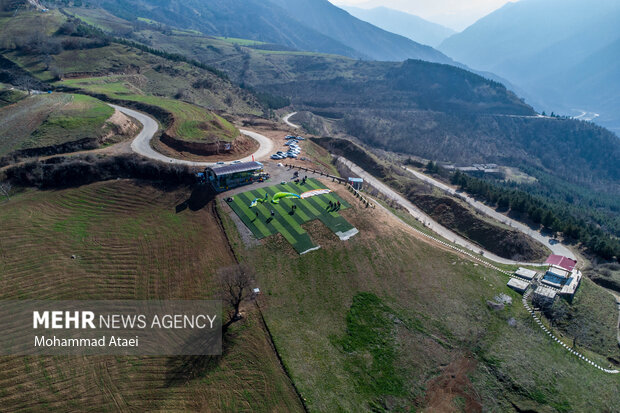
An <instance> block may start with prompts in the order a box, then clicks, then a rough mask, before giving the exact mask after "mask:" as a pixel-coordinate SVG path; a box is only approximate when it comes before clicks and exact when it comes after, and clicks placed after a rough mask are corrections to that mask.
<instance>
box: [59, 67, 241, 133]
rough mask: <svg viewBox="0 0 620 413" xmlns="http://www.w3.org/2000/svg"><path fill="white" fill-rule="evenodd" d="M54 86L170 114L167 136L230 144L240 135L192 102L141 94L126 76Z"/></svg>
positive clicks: (225, 121) (65, 81) (78, 80)
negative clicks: (69, 88) (157, 109)
mask: <svg viewBox="0 0 620 413" xmlns="http://www.w3.org/2000/svg"><path fill="white" fill-rule="evenodd" d="M56 84H57V85H60V86H69V87H72V88H77V89H80V90H84V91H87V92H91V93H95V94H102V95H105V96H107V97H110V98H113V99H118V100H125V101H132V102H140V103H145V104H147V105H151V106H156V107H158V108H161V109H163V110H165V111H166V112H168V113H170V114H171V115H172V120H171V121H170V124H169V125H166V126H167V128H166V131H167V133H169V134H170V135H172V136H174V137H178V138H181V139H183V140H187V141H190V142H197V141H207V142H209V141H215V140H220V141H229V142H230V141H233V140H234V139H235V138H236V137H237V136H238V135H239V131H238V130H237V129H236V128H235V127H234V126H233V125H232V124H231V123H230V122H228V121H227V120H225V119H224V118H222V117H221V116H218V115H216V114H215V113H213V112H211V111H209V110H207V109H205V108H203V107H200V106H197V105H192V104H191V103H187V102H183V101H179V100H174V99H170V98H164V97H160V96H152V95H146V94H143V92H142V91H141V90H139V89H137V88H136V87H135V86H134V84H133V83H131V79H128V78H127V77H125V76H103V77H92V78H81V79H69V80H64V81H60V82H57V83H56Z"/></svg>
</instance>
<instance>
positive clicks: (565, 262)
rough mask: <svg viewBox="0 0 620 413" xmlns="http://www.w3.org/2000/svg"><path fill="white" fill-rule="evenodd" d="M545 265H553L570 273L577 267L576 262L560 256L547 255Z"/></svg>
mask: <svg viewBox="0 0 620 413" xmlns="http://www.w3.org/2000/svg"><path fill="white" fill-rule="evenodd" d="M545 264H549V265H555V266H556V267H560V268H563V269H565V270H566V271H572V270H573V269H574V268H575V265H577V261H575V260H571V259H570V258H566V257H564V256H562V255H549V258H547V261H545Z"/></svg>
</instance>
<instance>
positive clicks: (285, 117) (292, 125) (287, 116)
mask: <svg viewBox="0 0 620 413" xmlns="http://www.w3.org/2000/svg"><path fill="white" fill-rule="evenodd" d="M295 115H297V112H291V113H289V114H288V115H286V116H284V117H283V118H282V121H283V122H284V123H286V124H287V125H288V126H290V127H291V128H293V129H299V125H295V124H294V123H292V122H291V121H290V120H289V119H290V118H291V116H295Z"/></svg>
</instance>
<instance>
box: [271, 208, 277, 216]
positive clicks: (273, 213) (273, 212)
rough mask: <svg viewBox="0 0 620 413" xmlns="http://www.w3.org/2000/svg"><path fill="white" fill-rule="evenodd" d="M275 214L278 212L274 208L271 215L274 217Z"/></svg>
mask: <svg viewBox="0 0 620 413" xmlns="http://www.w3.org/2000/svg"><path fill="white" fill-rule="evenodd" d="M275 215H276V212H275V211H274V210H273V209H272V210H271V216H272V217H273V216H275Z"/></svg>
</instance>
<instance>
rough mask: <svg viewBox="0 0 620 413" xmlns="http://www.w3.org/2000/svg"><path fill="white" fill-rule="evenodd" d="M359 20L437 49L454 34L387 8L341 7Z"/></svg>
mask: <svg viewBox="0 0 620 413" xmlns="http://www.w3.org/2000/svg"><path fill="white" fill-rule="evenodd" d="M342 9H344V10H346V11H348V12H349V13H350V14H351V15H353V16H355V17H357V18H358V19H360V20H363V21H365V22H368V23H370V24H374V25H375V26H377V27H380V28H382V29H383V30H387V31H389V32H392V33H396V34H400V35H401V36H405V37H408V38H409V39H411V40H413V41H415V42H418V43H422V44H427V45H429V46H433V47H437V46H439V44H440V43H441V42H442V41H444V40H445V39H447V38H448V37H450V36H452V35H453V34H455V33H456V32H455V31H454V30H452V29H450V28H448V27H445V26H442V25H440V24H437V23H433V22H430V21H428V20H424V19H423V18H421V17H418V16H416V15H413V14H409V13H405V12H402V11H399V10H394V9H390V8H387V7H375V8H372V9H361V8H359V7H348V6H347V7H342Z"/></svg>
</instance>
